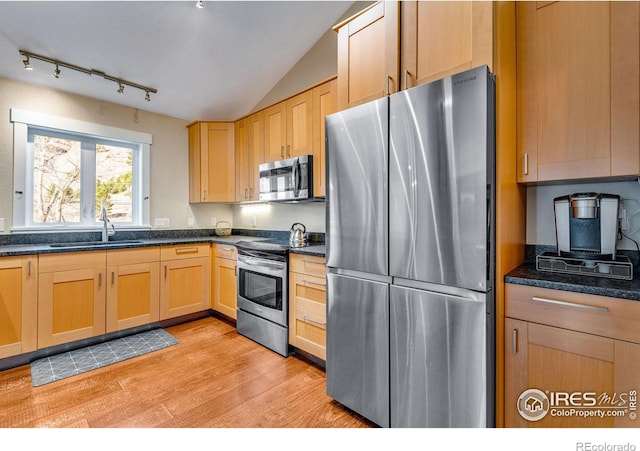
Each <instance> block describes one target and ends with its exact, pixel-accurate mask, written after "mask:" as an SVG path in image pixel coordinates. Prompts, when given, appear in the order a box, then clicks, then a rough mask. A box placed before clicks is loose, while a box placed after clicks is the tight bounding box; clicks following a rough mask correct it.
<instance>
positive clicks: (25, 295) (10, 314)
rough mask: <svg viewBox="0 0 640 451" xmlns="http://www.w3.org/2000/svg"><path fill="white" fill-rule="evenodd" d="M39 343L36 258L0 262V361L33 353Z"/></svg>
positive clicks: (4, 258)
mask: <svg viewBox="0 0 640 451" xmlns="http://www.w3.org/2000/svg"><path fill="white" fill-rule="evenodd" d="M37 340H38V259H37V256H27V257H2V258H0V358H5V357H11V356H14V355H19V354H23V353H25V352H30V351H34V350H35V349H36V348H37Z"/></svg>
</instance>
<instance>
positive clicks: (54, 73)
mask: <svg viewBox="0 0 640 451" xmlns="http://www.w3.org/2000/svg"><path fill="white" fill-rule="evenodd" d="M52 75H53V78H60V68H59V67H58V65H57V64H56V70H54V71H53V74H52Z"/></svg>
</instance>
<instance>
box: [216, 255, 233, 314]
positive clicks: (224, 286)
mask: <svg viewBox="0 0 640 451" xmlns="http://www.w3.org/2000/svg"><path fill="white" fill-rule="evenodd" d="M236 262H237V249H236V248H235V246H230V245H226V244H215V245H214V258H213V293H214V294H213V305H212V307H213V309H214V310H216V311H218V312H220V313H222V314H223V315H225V316H227V317H229V318H232V319H236V317H237V313H236V310H237V293H238V284H237V276H236Z"/></svg>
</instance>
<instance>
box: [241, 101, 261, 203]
mask: <svg viewBox="0 0 640 451" xmlns="http://www.w3.org/2000/svg"><path fill="white" fill-rule="evenodd" d="M245 122H246V124H245V129H246V134H247V146H248V148H249V152H248V153H249V158H248V161H247V174H248V175H247V177H248V180H249V200H260V169H259V166H260V163H262V162H263V161H264V156H263V153H264V152H263V148H264V133H263V129H264V125H263V122H262V115H261V114H260V113H256V114H253V115H251V116H249V117H248V118H247V119H246V121H245Z"/></svg>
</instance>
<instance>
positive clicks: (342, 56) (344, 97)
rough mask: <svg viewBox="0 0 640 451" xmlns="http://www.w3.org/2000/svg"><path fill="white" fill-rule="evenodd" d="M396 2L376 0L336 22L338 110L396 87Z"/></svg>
mask: <svg viewBox="0 0 640 451" xmlns="http://www.w3.org/2000/svg"><path fill="white" fill-rule="evenodd" d="M398 29H399V15H398V2H396V1H384V2H378V3H375V4H374V5H372V6H371V7H369V8H368V9H366V10H364V11H363V12H361V13H359V14H357V15H356V16H354V17H353V18H351V19H349V20H347V21H345V22H342V23H341V24H338V25H336V27H334V30H336V31H337V32H338V109H339V110H343V109H346V108H350V107H352V106H355V105H359V104H361V103H366V102H368V101H370V100H375V99H379V98H381V97H384V96H385V95H389V94H392V93H394V92H396V91H398V90H399V86H400V85H399V84H398V69H399V53H398V47H399V44H398V42H399V38H398Z"/></svg>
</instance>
